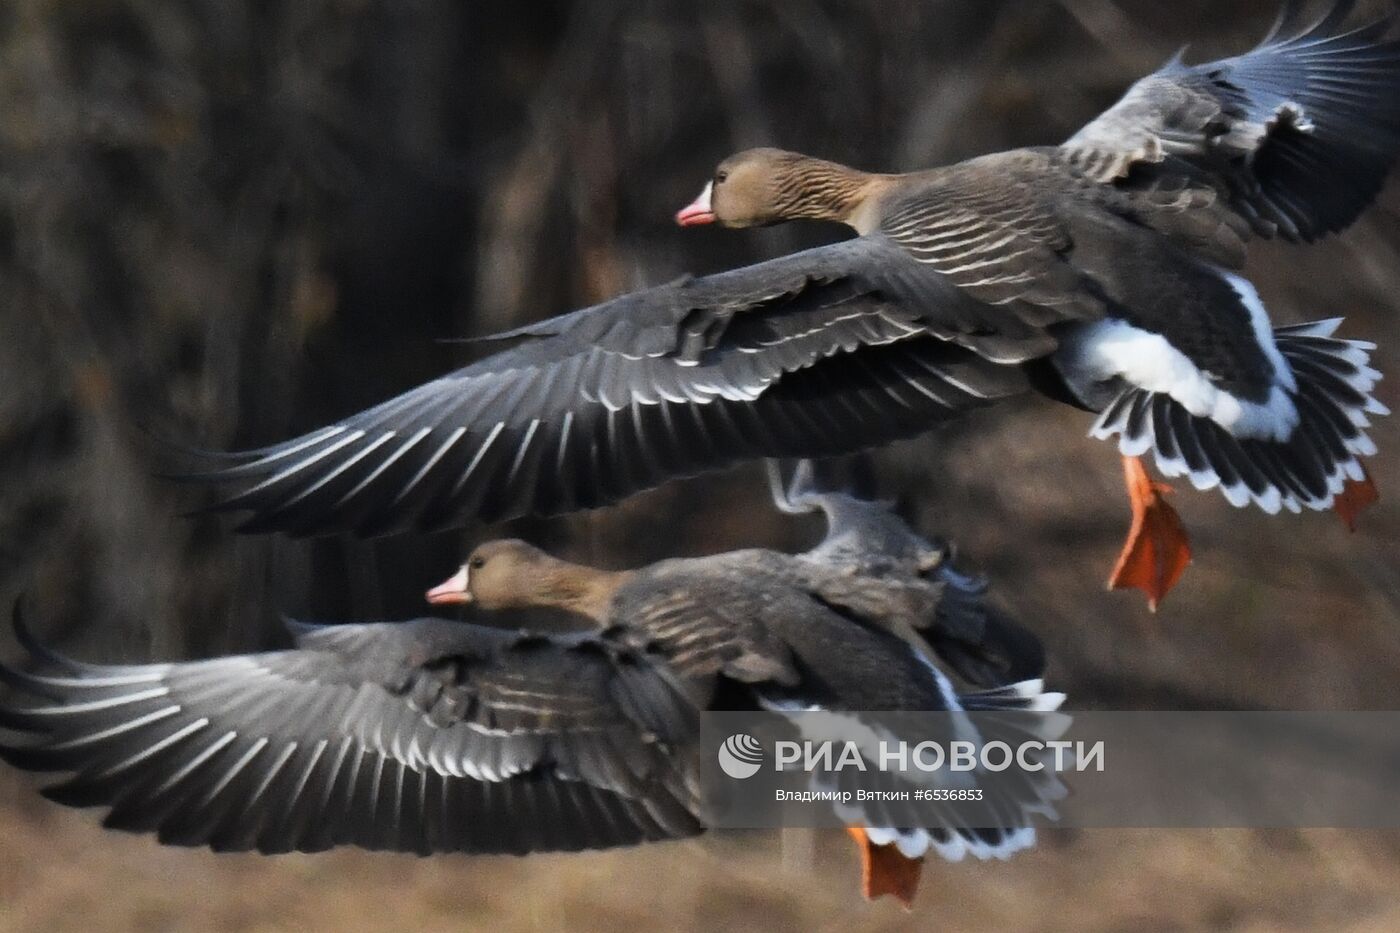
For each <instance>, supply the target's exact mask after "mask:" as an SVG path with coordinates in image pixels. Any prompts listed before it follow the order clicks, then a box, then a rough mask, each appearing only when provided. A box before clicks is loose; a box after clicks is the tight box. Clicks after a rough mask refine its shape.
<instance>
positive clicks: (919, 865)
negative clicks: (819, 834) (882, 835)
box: [846, 826, 924, 910]
mask: <svg viewBox="0 0 1400 933" xmlns="http://www.w3.org/2000/svg"><path fill="white" fill-rule="evenodd" d="M846 832H848V833H850V834H851V838H852V839H854V840H855V841H856V845H857V846H858V847H859V848H860V878H861V889H862V890H863V891H864V893H865V899H866V900H870V901H873V900H874V899H875V898H877V897H880V896H881V895H884V894H890V895H893V896H894V898H895V899H896V900H898V901H899V902H900V903H901V904H903V905H904V909H905V910H908V909H910V907H911V906H912V905H913V903H914V895H915V894H917V893H918V890H919V878H920V876H921V875H922V874H923V870H924V860H923V859H922V858H909V857H908V856H907V855H905V854H904V853H903V852H900V851H899V847H898V846H894V845H883V846H879V845H875V844H874V843H873V842H871V841H870V836H869V835H868V834H867V833H866V832H865V830H864V829H863V828H861V827H859V826H848V827H846Z"/></svg>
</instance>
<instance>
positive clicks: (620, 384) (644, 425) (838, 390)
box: [194, 237, 1066, 535]
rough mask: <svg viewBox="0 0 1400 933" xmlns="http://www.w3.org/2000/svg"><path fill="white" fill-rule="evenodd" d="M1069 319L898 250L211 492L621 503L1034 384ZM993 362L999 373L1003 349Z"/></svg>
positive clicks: (301, 506)
mask: <svg viewBox="0 0 1400 933" xmlns="http://www.w3.org/2000/svg"><path fill="white" fill-rule="evenodd" d="M1065 316H1066V315H1065V314H1064V313H1062V312H1060V311H1056V310H1053V309H1052V310H1050V311H1046V310H1045V309H1041V308H1039V307H1037V306H1035V305H1034V304H1032V303H1028V302H1021V303H1018V304H1016V305H1015V306H1008V307H1001V306H995V305H989V304H985V303H983V302H981V301H978V300H976V299H975V298H974V297H972V296H971V295H969V294H967V293H966V292H964V291H962V290H960V289H959V288H958V287H957V286H956V285H955V284H954V283H953V282H951V281H950V280H949V279H948V278H947V277H945V276H943V275H942V274H940V273H939V272H938V271H937V270H936V269H934V268H930V267H929V266H927V265H925V264H924V263H921V262H919V261H917V260H916V259H914V258H913V257H912V256H911V255H910V254H908V253H907V252H905V251H904V250H903V248H902V247H900V246H899V245H898V244H896V243H894V242H892V241H891V240H889V239H888V238H885V237H862V238H860V239H858V240H852V241H848V242H844V243H838V244H834V245H832V246H827V247H820V248H818V249H814V250H808V251H806V252H804V253H798V254H794V255H792V256H788V257H784V258H782V259H776V260H772V261H770V262H767V263H761V264H759V265H756V266H750V267H747V268H745V269H740V270H736V271H733V272H727V273H721V274H718V275H713V276H708V277H705V278H701V279H694V280H684V281H681V282H677V283H673V284H671V285H667V286H661V287H659V288H654V289H649V290H646V291H642V292H637V293H634V294H630V295H625V296H622V297H620V298H618V299H615V300H614V301H611V302H608V303H606V304H603V305H598V306H596V307H593V308H588V309H584V310H582V311H577V312H574V313H572V314H569V315H564V316H562V317H559V318H554V319H551V320H549V321H545V322H543V323H540V324H535V325H531V326H528V327H525V328H520V329H518V330H515V331H511V332H509V333H507V334H503V335H500V338H499V339H503V340H504V339H513V340H516V341H518V343H517V344H516V345H515V346H512V347H510V348H508V349H505V350H502V351H500V352H498V353H496V354H494V355H492V356H489V357H487V358H485V359H483V360H480V361H479V362H477V363H474V364H472V365H470V366H467V367H466V368H464V369H461V370H459V371H457V372H456V373H453V374H452V375H449V376H446V377H443V378H441V379H438V380H435V381H433V382H430V383H428V384H426V385H424V386H421V387H419V388H417V389H414V390H411V391H409V392H407V393H405V394H403V395H401V396H399V397H398V398H395V399H392V400H390V401H388V402H385V403H384V404H382V405H379V406H377V407H375V408H372V409H369V410H368V411H365V412H362V413H360V414H357V415H354V416H352V417H349V418H346V419H345V420H343V421H341V422H339V423H338V424H335V425H332V426H329V427H327V428H324V429H322V430H319V431H314V432H312V433H310V434H307V435H305V436H303V437H300V438H296V439H294V440H291V441H287V442H285V443H282V444H278V445H275V446H272V447H268V448H264V449H261V450H256V451H249V452H246V453H244V454H240V455H234V457H235V462H234V463H233V464H232V465H224V466H222V467H220V468H218V469H215V470H213V471H211V472H207V473H203V474H198V475H197V476H196V477H194V478H195V479H198V480H202V481H204V482H210V483H218V484H226V483H231V484H236V485H238V486H240V487H242V489H241V491H240V492H238V493H236V494H234V495H233V496H232V497H231V498H228V499H226V500H225V501H223V502H222V503H220V504H219V505H217V506H215V508H217V509H221V510H246V511H250V512H251V513H252V515H251V516H250V517H249V519H248V520H247V521H246V523H245V524H244V525H243V526H242V530H245V531H269V530H281V531H286V532H289V533H292V534H316V533H327V532H333V531H337V530H347V529H348V530H352V531H355V532H357V533H360V534H365V535H370V534H382V533H390V532H396V531H404V530H409V529H423V528H440V527H451V526H456V525H461V524H464V523H467V522H470V521H472V520H474V519H478V518H479V519H483V520H487V521H490V520H495V519H503V518H509V517H514V516H518V515H523V514H529V513H535V514H552V513H557V512H563V511H570V510H574V509H578V508H586V507H592V506H597V505H603V504H606V503H609V502H613V501H616V500H618V499H620V498H622V497H624V496H626V495H628V494H630V493H632V492H635V491H638V490H640V489H644V488H647V487H650V486H654V485H656V484H658V483H660V482H662V481H664V480H665V479H668V478H671V477H675V476H684V475H693V474H696V473H700V472H705V471H708V470H713V469H717V468H721V467H725V466H728V465H731V464H734V463H738V462H742V461H745V460H749V459H754V458H758V457H764V456H779V455H781V456H823V455H831V454H837V453H844V452H849V451H852V450H857V449H861V448H865V447H869V446H873V445H877V444H881V443H886V442H888V441H891V440H894V439H897V438H901V437H908V436H911V435H913V434H916V433H919V432H920V431H924V430H927V429H928V427H929V426H930V425H932V424H933V423H936V422H937V421H939V420H942V419H945V418H948V417H951V416H954V415H956V414H958V413H961V412H963V411H965V410H967V409H969V408H972V407H976V406H980V405H985V404H988V403H990V402H992V401H995V400H998V399H1002V398H1005V397H1007V396H1009V395H1012V394H1016V393H1019V392H1021V391H1023V390H1024V389H1025V387H1026V386H1025V381H1024V378H1023V376H1022V374H1021V373H1020V372H1018V371H1017V370H1016V369H1014V368H1011V367H1007V366H1002V365H998V363H1005V362H1019V361H1020V360H1024V359H1028V358H1032V357H1036V356H1040V355H1042V354H1044V353H1046V352H1048V351H1049V350H1050V349H1053V346H1054V341H1053V340H1050V339H1049V338H1048V337H1047V336H1046V334H1045V333H1044V326H1045V325H1046V324H1047V323H1048V322H1051V321H1054V320H1060V319H1062V318H1064V317H1065ZM989 356H990V357H995V360H996V361H995V362H993V360H992V359H989V358H988V357H989Z"/></svg>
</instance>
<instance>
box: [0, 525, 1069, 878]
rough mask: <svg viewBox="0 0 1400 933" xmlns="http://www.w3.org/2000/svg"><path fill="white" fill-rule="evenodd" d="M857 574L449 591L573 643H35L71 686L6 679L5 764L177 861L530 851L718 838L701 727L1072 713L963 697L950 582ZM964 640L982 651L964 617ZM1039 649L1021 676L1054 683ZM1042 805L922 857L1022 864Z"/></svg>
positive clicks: (514, 635) (329, 631)
mask: <svg viewBox="0 0 1400 933" xmlns="http://www.w3.org/2000/svg"><path fill="white" fill-rule="evenodd" d="M848 498H849V497H848ZM859 502H860V500H855V499H851V500H850V505H851V509H852V510H858V503H859ZM867 505H870V506H871V507H872V509H874V510H883V507H882V506H879V505H877V504H874V503H867ZM870 515H871V516H872V517H873V516H875V515H876V511H872V512H871V513H870ZM840 525H841V523H840V522H837V521H833V522H832V529H831V532H830V533H829V534H828V536H827V541H828V542H829V541H832V540H834V539H835V538H836V537H837V535H838V530H837V529H838V526H840ZM850 531H851V529H850V528H849V527H842V528H840V531H839V534H840V535H844V536H845V540H846V549H845V553H849V554H861V553H864V554H866V555H875V556H876V557H877V558H879V560H881V561H883V559H884V558H883V557H880V555H881V554H884V555H890V554H893V553H894V552H893V551H891V550H890V549H889V548H888V547H887V545H886V543H882V542H881V541H879V540H875V539H872V541H871V545H870V547H868V548H862V547H860V546H859V542H855V544H856V547H855V549H854V550H852V549H850V547H849V546H850V545H851V544H852V541H851V535H850V534H849V532H850ZM908 534H909V535H910V540H911V541H912V540H914V539H915V538H917V536H915V535H913V533H912V532H908ZM862 560H865V558H863V557H862V558H858V559H856V560H849V559H845V558H842V559H836V560H833V559H831V555H830V553H829V551H828V552H824V551H823V550H822V548H821V547H820V546H819V547H818V548H817V549H815V550H814V551H813V552H810V554H809V555H796V556H793V555H783V554H778V553H775V552H768V551H745V552H735V553H732V554H724V555H716V556H714V557H707V558H698V559H692V560H677V561H664V562H662V563H659V564H654V565H651V566H649V567H645V568H640V569H638V570H634V571H627V572H621V573H616V572H607V571H600V570H596V569H594V568H589V567H585V566H582V565H578V564H572V563H568V562H565V561H560V560H557V559H555V558H553V557H550V556H549V555H547V554H544V553H543V552H541V551H539V550H538V549H535V548H533V547H531V546H530V545H527V544H525V543H523V542H519V541H497V542H489V543H487V544H483V545H481V546H480V547H478V548H477V549H476V551H474V552H473V554H472V555H471V557H470V558H469V559H468V561H467V563H466V565H465V567H464V570H463V572H462V573H460V574H459V575H458V576H457V577H454V578H453V579H452V580H450V581H448V583H446V584H444V585H443V586H441V587H438V588H435V589H434V590H433V591H432V593H431V594H430V598H431V599H432V600H433V601H434V602H439V603H452V602H461V601H464V600H468V599H469V600H471V601H473V602H475V603H477V604H478V606H479V607H480V608H483V609H486V610H488V611H491V612H493V613H496V614H498V617H501V618H506V619H508V618H509V615H501V614H508V613H509V612H510V611H511V610H513V609H518V608H523V607H528V606H541V605H547V606H552V607H555V608H560V609H565V610H568V611H570V612H577V613H579V614H581V615H583V616H585V617H586V618H588V619H591V620H592V621H593V623H594V624H593V626H592V627H591V629H590V630H580V631H578V632H575V633H571V634H539V633H530V632H519V631H511V630H507V629H503V628H496V627H485V626H481V625H475V624H469V623H464V622H451V621H446V620H442V619H419V620H415V621H412V622H403V623H379V624H361V625H335V626H307V625H301V624H293V633H294V635H295V636H296V642H297V644H296V647H295V648H294V649H292V650H288V651H276V652H268V653H263V654H254V655H241V656H231V657H224V658H215V659H211V660H208V661H194V662H184V663H172V664H146V665H93V664H85V663H80V662H76V661H71V660H68V659H65V658H61V657H59V656H57V655H55V654H53V653H52V652H50V651H48V650H47V649H45V648H43V647H42V646H40V645H38V644H37V643H36V642H35V641H34V640H33V639H32V638H31V637H30V636H29V635H28V633H27V632H26V631H25V630H24V628H23V627H22V626H21V627H20V629H19V632H20V637H21V640H22V642H23V644H25V646H26V647H27V648H28V650H29V652H30V654H31V655H32V656H33V659H34V660H35V661H37V662H39V663H40V664H42V665H44V666H46V667H48V668H51V670H50V671H48V672H46V673H43V674H36V673H27V672H24V671H21V670H18V669H16V668H12V667H7V666H3V665H0V681H3V682H4V683H5V684H7V685H8V686H10V687H11V688H13V689H14V690H15V691H16V692H17V694H19V695H22V696H24V697H26V698H28V701H27V702H21V701H19V700H18V698H14V699H10V700H8V701H5V702H3V703H0V728H2V729H5V730H13V731H17V732H19V733H21V734H23V736H24V738H22V739H20V740H17V741H10V742H4V743H0V755H3V757H4V758H5V759H6V760H8V761H10V762H11V763H12V764H14V765H17V766H18V767H21V768H25V769H29V770H36V771H63V772H69V773H70V774H71V776H70V777H69V778H67V779H66V780H65V781H64V782H62V783H60V784H57V785H55V786H53V787H51V788H49V789H48V790H47V791H46V793H47V794H48V796H50V797H51V798H53V799H55V800H57V801H59V802H62V803H65V804H69V805H73V806H106V807H109V808H110V810H109V813H108V816H107V818H106V825H109V826H112V827H116V828H121V829H127V830H134V831H143V832H154V833H156V834H157V835H158V836H159V837H160V839H161V840H162V841H164V842H168V843H173V844H180V845H207V846H210V847H212V848H215V849H220V850H243V849H253V850H257V851H261V852H283V851H291V850H298V851H314V850H318V849H324V848H328V847H331V846H336V845H346V844H353V845H359V846H363V847H366V848H372V849H396V850H405V851H413V852H419V853H427V852H432V851H444V850H449V851H464V852H511V853H525V852H532V851H545V850H576V849H584V848H598V847H605V846H615V845H629V844H634V843H638V842H643V841H648V840H656V839H665V838H677V837H683V836H688V835H693V834H695V833H698V832H700V831H701V830H702V829H703V828H704V826H705V814H704V810H703V806H702V801H701V800H700V799H698V797H697V796H696V783H695V773H694V770H693V769H694V767H695V763H694V759H693V757H692V755H693V754H694V753H695V750H694V748H693V746H694V743H695V740H696V738H697V735H698V728H699V716H700V712H701V711H702V710H705V709H712V708H729V709H746V708H747V709H757V708H760V707H772V708H790V707H792V706H800V707H801V708H804V709H805V708H809V707H818V708H824V709H829V710H833V711H836V710H847V711H860V710H879V709H886V710H889V709H898V710H957V709H961V708H967V709H1053V708H1054V707H1055V706H1057V705H1058V703H1059V701H1060V699H1062V697H1061V696H1060V695H1058V694H1046V693H1043V692H1042V691H1041V686H1040V681H1039V680H1038V679H1033V680H1028V681H1022V682H1019V683H1015V684H1007V683H1006V682H1005V681H994V682H995V683H997V684H999V686H994V687H992V689H990V690H988V691H984V692H966V693H962V694H959V693H958V692H957V691H956V690H954V688H953V687H952V684H951V683H950V681H949V680H948V679H947V678H946V677H945V676H944V675H943V674H942V673H940V672H939V670H938V668H937V667H936V666H935V665H934V664H933V663H932V660H931V657H932V653H931V651H930V649H929V646H928V645H927V644H924V643H922V642H920V641H918V640H917V637H914V638H913V639H911V638H910V634H909V630H911V629H915V628H917V629H922V630H930V631H931V630H934V629H936V628H938V627H939V626H940V625H943V624H945V623H944V622H942V621H940V617H939V616H938V614H937V607H938V597H939V594H940V593H941V592H942V591H943V590H944V589H945V586H946V584H945V582H944V581H943V580H942V579H941V578H940V577H939V575H938V571H939V569H940V568H941V566H942V562H941V561H933V562H928V561H923V563H924V564H927V566H926V567H924V570H923V572H921V571H920V568H919V566H916V565H914V564H910V565H907V566H905V567H903V568H899V567H895V566H893V565H891V564H887V563H881V564H879V566H876V564H875V563H872V562H870V561H869V560H866V562H865V563H862V562H861V561H862ZM909 612H920V613H926V615H924V616H919V617H906V616H905V614H906V613H909ZM862 613H863V614H862ZM949 627H950V628H952V629H955V630H956V632H957V634H958V637H959V639H961V640H962V641H963V642H965V643H967V644H975V643H976V642H977V641H978V638H977V636H976V635H974V634H973V632H974V631H975V630H974V629H973V628H970V627H969V624H968V623H967V622H965V621H962V622H956V623H949ZM1026 637H1028V638H1030V639H1031V640H1032V641H1034V638H1033V636H1029V635H1028V633H1027V635H1026ZM996 638H1000V634H999V633H998V632H995V631H994V632H993V633H992V634H991V635H990V636H989V638H988V640H989V641H991V640H994V639H996ZM1015 647H1016V646H1015V644H1012V643H1008V644H1007V645H1002V646H996V645H989V646H988V651H989V652H990V653H995V654H1005V653H1006V652H1007V651H1010V650H1013V649H1014V648H1015ZM1035 647H1036V650H1035V651H1034V652H1031V653H1030V654H1029V656H1028V657H1027V658H1026V659H1024V660H1023V661H1022V662H1020V668H1021V669H1023V670H1025V669H1029V670H1031V671H1032V672H1033V673H1034V674H1036V675H1038V674H1039V672H1040V658H1041V656H1040V654H1039V651H1038V644H1037V645H1036V646H1035ZM1045 786H1046V787H1051V786H1052V785H1051V784H1047V785H1045ZM1047 792H1048V791H1047ZM1044 804H1045V801H1043V800H1040V799H1038V798H1036V799H1030V798H1027V799H1026V800H1019V798H1018V799H1017V800H1012V801H1010V802H1009V805H1010V806H1012V807H1025V808H1026V809H1025V811H1024V812H1025V814H1026V817H1025V820H1024V821H1022V822H1020V823H1018V824H1017V825H1013V826H1009V827H1005V828H991V829H966V828H963V829H960V830H956V831H955V830H945V829H937V828H936V829H934V830H930V831H929V833H928V834H926V835H921V836H919V837H918V839H914V838H912V837H911V838H909V839H905V840H904V846H905V848H908V849H909V850H910V851H909V853H908V854H911V855H912V854H917V853H915V852H914V851H913V850H914V848H915V847H917V845H923V846H924V847H927V846H930V845H932V846H933V847H935V848H937V849H939V850H940V851H943V852H944V853H945V854H948V855H950V856H952V855H956V854H958V853H960V852H964V851H972V852H973V853H974V854H978V855H983V856H988V855H990V856H1005V855H1007V854H1009V853H1010V852H1011V851H1014V850H1015V849H1017V848H1022V847H1024V846H1025V845H1028V844H1029V843H1030V842H1031V841H1032V839H1033V834H1032V833H1031V831H1030V827H1029V814H1030V813H1031V812H1034V811H1036V810H1038V809H1040V808H1042V807H1043V806H1044ZM1000 812H1017V811H1015V810H1002V811H1000ZM890 844H893V843H890Z"/></svg>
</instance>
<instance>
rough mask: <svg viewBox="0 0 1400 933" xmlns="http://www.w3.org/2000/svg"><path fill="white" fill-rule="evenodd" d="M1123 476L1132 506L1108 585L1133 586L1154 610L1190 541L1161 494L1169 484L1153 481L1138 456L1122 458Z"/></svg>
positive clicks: (1185, 558)
mask: <svg viewBox="0 0 1400 933" xmlns="http://www.w3.org/2000/svg"><path fill="white" fill-rule="evenodd" d="M1123 478H1124V480H1125V481H1126V482H1127V486H1128V499H1129V500H1130V501H1131V502H1132V506H1133V525H1132V527H1131V528H1130V529H1129V530H1128V540H1127V541H1126V542H1125V543H1124V544H1123V553H1121V554H1119V555H1118V563H1117V564H1116V565H1115V566H1114V568H1113V573H1112V574H1111V575H1110V576H1109V578H1108V588H1109V589H1111V590H1119V589H1124V588H1127V587H1137V588H1138V589H1140V590H1142V591H1143V592H1144V593H1146V594H1147V605H1148V608H1150V609H1151V610H1152V611H1153V612H1156V611H1157V604H1158V603H1160V602H1161V601H1162V597H1164V596H1166V595H1167V591H1168V590H1170V589H1171V588H1172V587H1173V586H1175V585H1176V581H1177V580H1179V579H1181V574H1182V571H1184V570H1185V569H1186V565H1187V564H1189V563H1190V562H1191V544H1190V542H1189V541H1188V540H1187V538H1186V529H1185V528H1183V527H1182V526H1181V519H1180V517H1178V516H1177V514H1176V509H1173V508H1172V507H1171V506H1170V505H1168V504H1167V500H1166V499H1165V498H1164V497H1165V495H1166V494H1167V493H1169V492H1171V491H1172V488H1171V487H1170V486H1168V485H1167V484H1166V483H1158V482H1154V481H1153V480H1152V478H1151V477H1149V476H1148V475H1147V468H1146V467H1144V466H1143V465H1142V458H1140V457H1124V458H1123Z"/></svg>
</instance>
